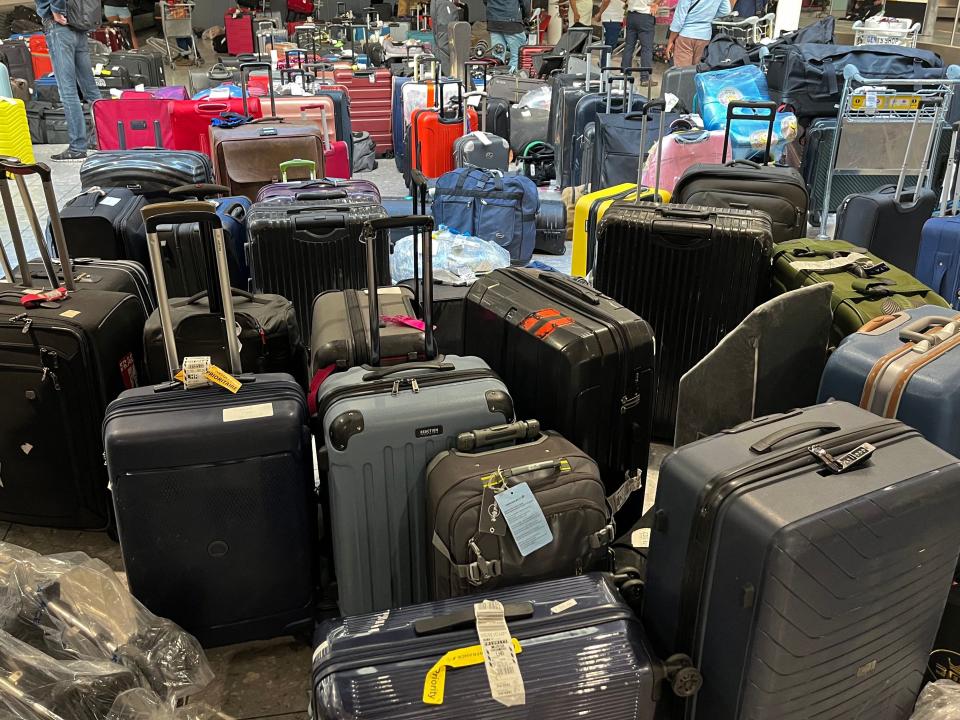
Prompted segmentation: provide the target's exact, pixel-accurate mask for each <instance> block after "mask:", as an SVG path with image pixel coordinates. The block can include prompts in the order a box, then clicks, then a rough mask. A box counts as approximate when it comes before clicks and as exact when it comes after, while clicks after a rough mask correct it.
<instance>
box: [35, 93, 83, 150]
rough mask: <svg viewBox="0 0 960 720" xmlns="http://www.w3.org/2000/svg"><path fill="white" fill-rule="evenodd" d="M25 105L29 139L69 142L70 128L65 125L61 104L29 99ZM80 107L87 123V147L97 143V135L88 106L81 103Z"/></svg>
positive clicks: (47, 142) (62, 143)
mask: <svg viewBox="0 0 960 720" xmlns="http://www.w3.org/2000/svg"><path fill="white" fill-rule="evenodd" d="M26 107H27V125H28V126H29V128H30V140H31V141H32V142H33V144H35V145H36V144H51V145H54V144H56V145H65V144H67V143H69V142H70V130H69V128H68V127H67V115H66V112H65V111H64V109H63V105H61V104H59V103H51V102H44V101H42V100H31V101H29V102H28V103H27V106H26ZM81 107H82V108H83V117H84V120H85V121H86V123H87V147H94V146H95V145H96V144H97V135H96V129H95V127H94V124H93V120H92V115H91V111H90V106H89V105H87V104H86V103H83V104H82V105H81Z"/></svg>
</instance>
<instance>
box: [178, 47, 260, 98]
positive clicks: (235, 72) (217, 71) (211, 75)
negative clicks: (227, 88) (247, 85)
mask: <svg viewBox="0 0 960 720" xmlns="http://www.w3.org/2000/svg"><path fill="white" fill-rule="evenodd" d="M250 62H256V56H252V57H251V58H250ZM225 83H232V84H234V85H239V84H240V67H239V66H237V67H227V66H226V65H225V64H224V63H222V62H217V63H215V64H214V65H213V66H212V67H210V68H208V69H203V70H191V71H190V74H189V76H188V78H187V85H188V88H189V90H190V96H191V97H193V96H194V95H196V94H197V93H198V92H201V91H202V90H209V89H211V88H215V87H217V86H218V85H223V84H225Z"/></svg>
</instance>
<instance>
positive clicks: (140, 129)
mask: <svg viewBox="0 0 960 720" xmlns="http://www.w3.org/2000/svg"><path fill="white" fill-rule="evenodd" d="M173 102H174V101H172V100H160V99H157V98H150V97H148V98H143V97H132V98H120V99H116V100H114V99H113V98H102V99H100V100H94V101H93V122H94V125H95V126H96V128H97V147H98V148H99V149H100V150H133V149H135V148H148V147H161V148H167V149H168V150H172V149H175V147H176V146H175V143H174V132H173V118H172V116H171V111H170V106H171V105H172V104H173Z"/></svg>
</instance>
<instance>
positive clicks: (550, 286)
mask: <svg viewBox="0 0 960 720" xmlns="http://www.w3.org/2000/svg"><path fill="white" fill-rule="evenodd" d="M463 327H464V352H465V353H466V354H467V355H477V356H478V357H481V358H483V359H484V360H485V361H486V362H487V363H488V364H489V365H490V367H491V368H492V369H493V370H494V371H495V372H497V373H498V374H499V375H500V376H501V377H502V378H503V380H504V382H506V383H507V385H508V386H509V387H510V388H511V390H512V393H513V396H514V404H515V406H516V410H517V414H518V415H519V416H520V417H536V418H538V419H539V420H540V423H541V425H542V426H543V427H544V428H545V429H547V430H556V431H557V432H559V433H560V434H562V435H563V436H564V437H565V438H567V439H568V440H569V441H570V442H572V443H574V444H575V445H576V446H577V447H579V448H581V449H583V451H584V452H586V453H587V454H588V455H590V456H591V457H593V458H594V459H595V460H596V461H597V463H598V465H599V466H600V474H601V477H602V478H603V481H604V483H605V485H606V488H607V494H608V495H612V494H613V493H614V492H615V491H617V490H619V489H620V488H621V486H623V485H624V479H625V477H626V478H627V479H628V480H629V483H632V484H630V485H629V486H628V487H629V488H631V489H636V487H638V486H639V485H640V484H641V483H642V482H643V478H644V477H646V468H647V459H648V455H649V451H650V420H651V409H652V406H653V393H654V375H653V371H654V350H653V348H654V341H653V331H652V330H651V328H650V326H649V325H648V324H647V323H646V322H645V321H644V320H643V319H641V318H640V317H638V316H637V315H635V314H634V313H632V312H630V311H629V310H627V309H626V308H624V307H621V306H619V305H618V304H617V303H616V302H614V301H613V300H611V299H610V298H608V297H605V296H603V295H601V294H600V293H598V292H596V291H594V290H593V289H592V288H590V287H589V286H588V285H586V284H584V283H580V282H577V281H575V280H572V279H570V278H566V277H564V276H562V275H560V274H558V273H553V272H542V271H539V270H526V269H522V268H510V269H503V270H494V271H493V272H491V273H489V274H488V275H484V276H483V277H481V278H479V279H478V280H477V281H476V282H475V283H474V284H473V286H472V287H471V288H470V292H469V293H468V294H467V300H466V306H465V310H464V325H463ZM658 344H659V343H658ZM658 349H659V348H658ZM585 394H589V395H590V396H591V397H592V400H591V401H590V402H589V403H586V404H585V403H584V395H585ZM620 504H621V505H623V503H622V502H621V503H620ZM642 506H643V493H635V494H634V496H632V497H630V499H629V501H628V502H627V503H626V505H625V506H624V507H623V509H622V510H620V508H617V509H618V510H620V512H619V513H618V515H617V527H618V528H621V529H622V530H626V529H627V528H629V527H632V526H633V524H634V523H635V522H636V520H637V519H638V518H639V517H640V515H641V514H642Z"/></svg>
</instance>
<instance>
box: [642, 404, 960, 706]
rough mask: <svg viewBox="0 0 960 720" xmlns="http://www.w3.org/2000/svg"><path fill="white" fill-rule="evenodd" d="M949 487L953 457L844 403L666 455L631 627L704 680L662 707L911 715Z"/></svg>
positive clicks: (750, 425) (931, 623) (952, 536)
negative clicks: (687, 661)
mask: <svg viewBox="0 0 960 720" xmlns="http://www.w3.org/2000/svg"><path fill="white" fill-rule="evenodd" d="M958 484H960V466H958V464H957V460H956V458H954V457H952V456H950V455H948V454H947V453H946V452H944V451H943V450H941V449H939V448H937V447H936V446H934V445H932V444H930V443H929V442H927V441H926V440H924V439H923V438H922V437H921V436H920V435H919V434H918V433H917V432H916V431H914V430H912V429H910V428H908V427H906V426H905V425H903V424H901V423H900V422H898V421H896V420H887V419H882V418H878V417H877V416H876V415H874V414H872V413H869V412H866V411H865V410H861V409H860V408H857V407H854V406H852V405H848V404H847V403H842V402H837V403H828V404H825V405H815V406H813V407H810V408H806V409H803V410H793V411H791V412H788V413H784V414H780V415H770V416H767V417H763V418H759V419H756V420H752V421H748V422H746V423H743V424H742V425H738V426H737V427H734V428H731V429H729V430H726V431H724V432H722V433H720V434H718V435H714V436H711V437H708V438H705V439H703V440H699V441H697V442H693V443H690V444H688V445H684V446H683V447H681V448H680V449H678V450H677V451H675V452H674V453H673V454H671V455H670V456H668V457H667V458H666V460H665V461H664V462H663V465H662V466H661V468H660V481H659V485H658V488H657V500H656V505H655V506H654V512H653V517H654V521H653V529H652V533H651V537H650V549H649V554H648V558H647V571H646V583H645V590H644V602H643V611H642V621H643V626H644V627H645V628H646V629H647V630H648V631H649V632H650V639H651V640H652V641H653V647H654V648H655V650H656V651H657V652H658V653H659V654H660V656H661V657H666V656H668V655H669V654H670V653H674V652H680V653H687V654H689V655H690V657H691V659H692V660H693V664H694V666H695V667H697V668H698V669H699V670H700V672H701V673H702V674H703V687H702V688H701V689H700V692H699V693H698V694H697V695H696V696H695V697H694V698H692V699H691V700H688V701H687V703H686V704H687V707H686V708H680V707H671V705H673V704H674V703H672V702H671V700H673V698H671V697H669V696H665V698H664V700H665V702H664V703H663V706H662V707H661V708H658V710H661V711H664V716H667V713H668V712H669V711H670V710H675V712H673V713H672V714H671V715H670V717H686V718H692V719H694V720H696V719H697V718H700V719H703V718H710V720H734V719H739V718H752V719H754V720H785V719H787V718H790V719H793V718H796V719H798V720H799V718H828V717H830V718H854V717H870V718H878V719H882V720H904V719H905V718H907V717H909V716H910V714H911V711H912V709H913V705H914V701H915V698H916V695H917V691H918V689H919V688H920V685H921V684H922V682H923V674H924V669H925V667H926V663H927V656H928V655H929V652H930V648H931V647H932V646H933V641H934V637H935V636H936V633H937V626H938V624H939V622H940V617H941V615H942V614H943V608H944V604H945V602H946V598H947V593H948V591H949V590H950V581H951V580H952V578H953V572H954V569H955V568H956V564H957V554H958V550H960V527H958V526H957V525H956V523H954V522H953V520H952V519H953V518H956V517H957V513H958V512H960V494H958V493H957V487H958ZM918 557H922V558H923V560H922V561H918V560H917V558H918ZM908 608H909V610H907V609H908ZM677 704H679V703H677ZM684 709H685V710H686V712H685V713H684V712H683V710H684Z"/></svg>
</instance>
